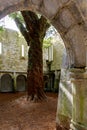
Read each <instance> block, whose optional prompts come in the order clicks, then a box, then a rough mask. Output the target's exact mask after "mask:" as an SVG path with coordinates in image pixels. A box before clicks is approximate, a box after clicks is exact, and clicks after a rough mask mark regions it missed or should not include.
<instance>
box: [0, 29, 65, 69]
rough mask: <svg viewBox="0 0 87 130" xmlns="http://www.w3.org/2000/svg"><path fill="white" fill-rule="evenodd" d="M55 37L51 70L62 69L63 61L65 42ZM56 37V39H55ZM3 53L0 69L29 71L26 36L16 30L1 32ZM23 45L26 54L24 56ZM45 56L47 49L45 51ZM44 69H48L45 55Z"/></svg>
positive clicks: (0, 58)
mask: <svg viewBox="0 0 87 130" xmlns="http://www.w3.org/2000/svg"><path fill="white" fill-rule="evenodd" d="M58 38H59V37H55V38H54V40H53V41H52V43H53V62H52V66H51V70H60V68H61V62H62V54H63V49H64V45H63V42H62V41H61V40H60V39H58ZM55 39H56V40H55ZM0 42H1V43H2V54H1V55H0V70H5V71H6V70H10V71H27V60H28V58H27V52H28V46H27V43H26V41H25V40H24V38H23V37H22V36H21V35H20V34H19V33H18V32H16V31H12V30H9V29H6V30H4V31H1V32H0ZM22 45H24V53H25V56H24V57H22V55H21V53H22ZM43 52H44V54H43V56H45V51H43ZM43 63H44V65H43V70H44V71H47V65H46V59H45V57H43Z"/></svg>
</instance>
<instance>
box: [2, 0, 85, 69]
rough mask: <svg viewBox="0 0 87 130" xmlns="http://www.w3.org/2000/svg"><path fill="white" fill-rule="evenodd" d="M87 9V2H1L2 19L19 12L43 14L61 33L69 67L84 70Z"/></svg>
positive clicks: (70, 0)
mask: <svg viewBox="0 0 87 130" xmlns="http://www.w3.org/2000/svg"><path fill="white" fill-rule="evenodd" d="M86 7H87V2H86V0H84V1H79V0H75V1H72V0H52V1H51V0H47V1H46V0H14V1H13V0H9V1H5V0H1V1H0V18H2V17H4V16H5V15H7V14H9V13H12V12H15V11H18V10H19V11H21V10H31V11H37V12H39V13H41V14H42V15H44V16H45V17H47V18H48V19H49V20H50V21H51V23H52V24H53V25H54V27H55V28H56V29H57V30H58V32H59V33H60V35H61V37H62V39H63V41H64V44H65V47H66V51H67V54H68V57H69V67H75V68H82V67H85V66H86V47H85V45H86V44H87V43H86V42H87V35H86V34H87V30H86V28H85V27H86V21H85V19H86V12H87V8H86ZM79 32H81V33H79ZM79 50H81V51H80V53H79Z"/></svg>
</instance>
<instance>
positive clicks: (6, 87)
mask: <svg viewBox="0 0 87 130" xmlns="http://www.w3.org/2000/svg"><path fill="white" fill-rule="evenodd" d="M12 91H13V80H12V77H11V75H9V74H3V75H2V77H1V81H0V92H12Z"/></svg>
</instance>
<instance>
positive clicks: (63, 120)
mask: <svg viewBox="0 0 87 130" xmlns="http://www.w3.org/2000/svg"><path fill="white" fill-rule="evenodd" d="M71 119H72V88H71V81H70V78H69V70H68V69H61V76H60V84H59V95H58V106H57V116H56V125H57V126H56V127H57V130H69V129H70V121H71Z"/></svg>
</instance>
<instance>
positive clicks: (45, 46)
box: [43, 38, 52, 48]
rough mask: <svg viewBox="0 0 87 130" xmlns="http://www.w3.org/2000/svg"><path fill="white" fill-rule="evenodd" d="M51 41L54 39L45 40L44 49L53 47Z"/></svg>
mask: <svg viewBox="0 0 87 130" xmlns="http://www.w3.org/2000/svg"><path fill="white" fill-rule="evenodd" d="M51 40H52V38H48V39H44V41H43V48H48V47H49V46H51V45H52V43H51Z"/></svg>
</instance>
